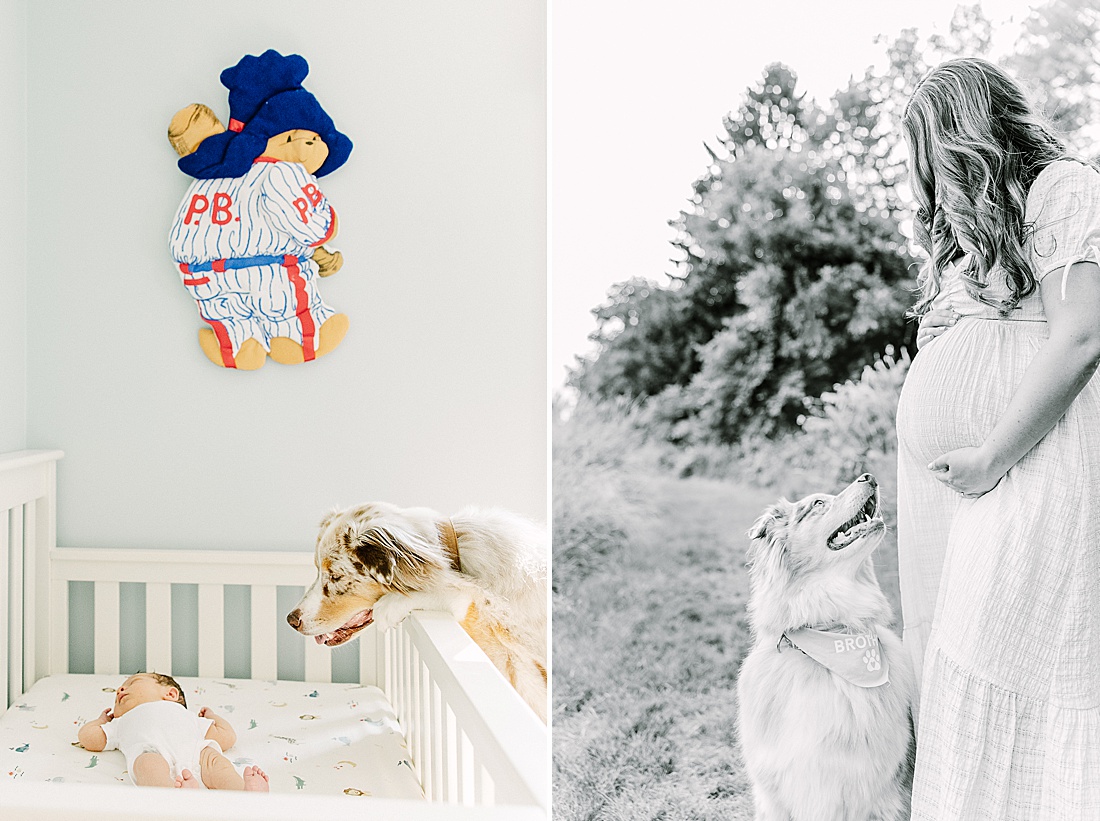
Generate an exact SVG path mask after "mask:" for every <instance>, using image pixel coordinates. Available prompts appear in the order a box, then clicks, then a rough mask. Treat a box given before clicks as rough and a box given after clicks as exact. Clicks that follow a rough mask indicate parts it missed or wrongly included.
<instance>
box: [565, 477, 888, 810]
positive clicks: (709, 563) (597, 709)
mask: <svg viewBox="0 0 1100 821" xmlns="http://www.w3.org/2000/svg"><path fill="white" fill-rule="evenodd" d="M612 478H613V477H611V476H607V477H604V479H603V480H601V482H600V485H599V487H600V489H601V492H603V493H611V492H612V491H613V490H614V487H615V485H614V482H613V481H611V479H612ZM852 478H855V477H852ZM883 478H887V477H883ZM558 481H559V472H558V470H557V466H556V467H555V506H556V508H557V506H558V499H559V497H562V498H564V499H566V500H568V498H569V496H570V491H571V488H570V487H563V486H560V485H559V484H558ZM888 485H889V487H888V488H884V491H885V492H884V496H885V495H886V493H889V492H892V485H893V483H892V482H888ZM628 486H629V488H630V489H631V495H632V497H633V501H632V504H633V505H634V512H633V514H632V518H633V519H634V525H633V526H627V525H620V526H616V527H612V528H605V529H604V531H603V535H602V536H601V538H600V544H599V550H598V551H597V552H596V553H595V554H593V556H591V557H589V560H588V561H586V562H579V561H578V560H577V559H576V556H577V554H579V553H581V552H583V545H582V544H578V543H577V536H578V534H577V532H576V531H575V530H574V531H571V532H570V534H569V539H570V543H569V544H568V545H567V547H568V552H569V556H568V557H566V560H563V561H559V553H558V550H559V547H558V542H559V535H560V532H561V531H563V530H569V529H570V524H571V523H570V521H569V510H568V509H567V508H565V509H561V510H557V509H556V512H555V564H554V587H555V593H554V658H553V665H554V712H553V731H554V732H553V737H554V817H555V819H559V820H560V821H573V820H574V819H577V820H581V819H583V820H584V821H589V820H591V821H595V820H596V819H622V821H640V820H641V819H668V820H669V821H672V819H692V820H693V821H694V820H695V819H699V820H700V821H708V820H709V819H715V821H717V819H723V820H724V821H725V820H726V819H732V820H733V821H737V820H738V819H749V818H752V799H751V795H750V792H749V787H748V783H747V780H746V778H745V775H744V771H743V767H742V765H741V762H740V758H739V754H738V751H737V746H736V736H735V723H734V722H735V715H736V701H735V682H736V680H737V671H738V666H739V664H740V661H741V659H742V658H743V657H744V655H745V653H746V652H747V651H748V648H749V644H750V641H751V636H750V633H749V629H748V624H747V621H746V616H745V604H746V599H747V596H748V590H749V587H748V578H747V574H746V571H745V551H746V549H747V547H748V539H747V538H746V536H745V533H746V531H747V530H748V527H749V525H750V524H751V523H752V522H753V520H755V518H756V517H757V516H758V515H759V513H760V512H761V510H762V509H763V508H764V506H765V505H767V504H769V503H771V502H772V501H774V500H775V499H776V498H777V497H778V495H779V493H777V492H776V491H772V490H761V489H753V488H747V487H741V486H738V485H735V484H731V483H728V482H722V481H714V480H706V479H677V478H672V477H669V476H663V475H649V474H639V473H638V472H637V471H632V472H631V473H630V476H629V482H628ZM813 489H814V490H826V491H835V490H837V488H825V487H822V488H813ZM590 496H591V492H589V493H587V494H585V497H586V498H587V497H590ZM891 512H892V511H891V510H889V509H888V510H887V514H888V522H889V514H890V513H891ZM588 515H590V516H591V515H592V513H591V511H589V513H588ZM619 515H620V516H621V515H622V514H621V512H620V514H619ZM608 533H610V534H618V539H617V540H616V539H615V538H608V535H607V534H608ZM628 533H629V534H630V535H629V536H628V535H627V534H628ZM890 536H891V537H892V536H893V534H892V533H891V534H890ZM895 554H896V550H895V543H894V540H893V538H889V539H888V540H887V542H886V543H885V544H883V545H882V546H881V547H880V548H879V551H878V555H877V557H876V561H877V562H878V563H879V571H878V572H879V579H880V581H881V582H882V584H883V588H884V589H885V590H886V592H887V595H888V596H889V597H890V598H891V599H892V601H893V603H894V606H895V612H897V589H896V579H897V573H896V560H895ZM570 557H571V558H570Z"/></svg>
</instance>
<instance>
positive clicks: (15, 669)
mask: <svg viewBox="0 0 1100 821" xmlns="http://www.w3.org/2000/svg"><path fill="white" fill-rule="evenodd" d="M9 515H10V517H11V518H10V521H9V525H10V533H11V542H10V544H11V547H10V554H11V558H10V562H11V563H10V564H9V565H7V567H10V568H11V575H10V576H8V578H9V579H10V580H11V582H10V584H9V585H8V588H9V593H8V595H9V596H10V598H9V599H8V603H9V610H8V616H9V619H10V621H9V622H8V623H9V624H10V625H11V627H12V629H11V630H10V631H9V632H8V692H7V696H8V703H9V704H11V703H12V702H13V701H15V699H16V698H18V697H19V695H20V692H21V690H20V687H19V685H20V684H21V683H22V682H23V553H24V546H23V506H22V505H20V506H19V507H13V508H12V509H11V512H10V514H9Z"/></svg>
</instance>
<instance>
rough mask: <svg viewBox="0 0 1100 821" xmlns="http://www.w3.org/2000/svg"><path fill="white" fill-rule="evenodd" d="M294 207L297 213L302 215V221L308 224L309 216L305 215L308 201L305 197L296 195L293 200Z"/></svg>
mask: <svg viewBox="0 0 1100 821" xmlns="http://www.w3.org/2000/svg"><path fill="white" fill-rule="evenodd" d="M294 207H295V208H297V209H298V214H299V215H300V216H301V217H302V222H304V223H305V224H306V225H309V217H308V216H306V212H307V211H308V210H309V202H308V201H307V200H306V199H305V197H298V199H296V200H294Z"/></svg>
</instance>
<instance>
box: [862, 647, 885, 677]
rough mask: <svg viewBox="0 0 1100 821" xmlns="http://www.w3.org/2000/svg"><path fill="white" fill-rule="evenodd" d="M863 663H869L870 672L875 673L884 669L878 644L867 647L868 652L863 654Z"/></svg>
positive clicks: (868, 669) (868, 670)
mask: <svg viewBox="0 0 1100 821" xmlns="http://www.w3.org/2000/svg"><path fill="white" fill-rule="evenodd" d="M863 663H864V664H865V665H867V672H868V673H873V672H875V671H876V670H880V669H882V662H881V661H880V660H879V655H878V647H877V646H872V647H869V648H868V649H867V652H866V653H864V654H863Z"/></svg>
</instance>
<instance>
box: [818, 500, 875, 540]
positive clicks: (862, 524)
mask: <svg viewBox="0 0 1100 821" xmlns="http://www.w3.org/2000/svg"><path fill="white" fill-rule="evenodd" d="M881 524H882V518H881V517H880V516H879V515H878V492H877V491H876V492H875V493H874V494H872V495H871V497H870V498H869V499H868V500H867V501H866V502H865V503H864V505H863V507H861V508H860V509H859V510H857V511H856V513H855V515H854V516H853V517H852V518H851V519H849V520H848V521H846V522H845V523H844V524H842V525H841V526H840V527H838V528H837V529H836V530H834V531H833V535H832V536H830V537H829V541H828V542H827V546H828V548H829V550H843V549H844V548H846V547H847V546H848V545H850V544H851V543H852V542H854V541H855V540H856V539H858V538H859V537H860V536H863V535H864V534H866V533H868V532H870V531H871V530H874V529H875V528H877V527H878V526H879V525H881Z"/></svg>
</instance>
